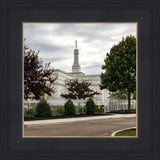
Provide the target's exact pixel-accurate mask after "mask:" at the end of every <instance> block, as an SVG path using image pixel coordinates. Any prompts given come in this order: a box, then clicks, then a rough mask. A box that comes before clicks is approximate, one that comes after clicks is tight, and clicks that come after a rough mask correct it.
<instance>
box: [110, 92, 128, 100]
mask: <svg viewBox="0 0 160 160" xmlns="http://www.w3.org/2000/svg"><path fill="white" fill-rule="evenodd" d="M109 95H110V96H109V97H108V98H110V99H121V100H123V99H127V91H126V90H118V91H116V92H110V93H109Z"/></svg>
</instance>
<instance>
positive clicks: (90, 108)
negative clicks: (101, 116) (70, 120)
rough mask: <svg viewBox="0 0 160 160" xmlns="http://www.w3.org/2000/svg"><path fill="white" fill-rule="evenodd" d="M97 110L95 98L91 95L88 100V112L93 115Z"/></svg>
mask: <svg viewBox="0 0 160 160" xmlns="http://www.w3.org/2000/svg"><path fill="white" fill-rule="evenodd" d="M95 110H96V105H95V103H94V101H93V99H92V98H91V97H90V98H88V100H87V102H86V114H88V115H93V114H95Z"/></svg>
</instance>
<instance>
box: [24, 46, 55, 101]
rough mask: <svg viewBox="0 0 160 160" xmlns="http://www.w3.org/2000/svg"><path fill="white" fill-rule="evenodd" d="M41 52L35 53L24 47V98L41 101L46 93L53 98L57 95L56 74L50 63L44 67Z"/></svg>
mask: <svg viewBox="0 0 160 160" xmlns="http://www.w3.org/2000/svg"><path fill="white" fill-rule="evenodd" d="M38 54H39V51H38V52H35V51H34V50H32V49H29V47H27V46H26V45H24V98H25V99H28V98H34V99H40V98H41V96H43V95H44V94H45V93H46V94H47V95H49V96H51V94H52V93H55V89H54V87H53V83H54V81H55V78H54V77H52V73H53V72H54V69H53V68H50V63H46V64H45V66H43V61H42V59H40V58H39V57H38Z"/></svg>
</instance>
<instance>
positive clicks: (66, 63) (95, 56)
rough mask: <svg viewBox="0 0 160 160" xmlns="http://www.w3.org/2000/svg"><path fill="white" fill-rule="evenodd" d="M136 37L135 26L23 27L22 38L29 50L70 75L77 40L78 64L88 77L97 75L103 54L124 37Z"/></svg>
mask: <svg viewBox="0 0 160 160" xmlns="http://www.w3.org/2000/svg"><path fill="white" fill-rule="evenodd" d="M130 34H132V35H136V24H125V23H122V24H118V23H117V24H116V23H115V24H101V23H100V24H97V23H93V24H92V23H87V24H86V23H84V24H83V23H79V24H74V23H73V24H69V23H68V24H63V23H62V24H60V23H59V24H58V23H57V24H54V23H53V24H24V37H25V38H27V39H26V44H28V46H29V47H30V48H31V49H34V50H40V53H39V56H40V57H41V58H42V59H43V61H44V62H45V63H47V62H51V64H52V66H53V67H54V68H59V69H63V70H65V71H68V72H70V71H71V67H72V64H73V50H74V45H75V44H74V41H75V40H78V49H79V53H80V57H79V59H80V64H81V68H82V71H84V72H86V73H87V74H100V72H101V66H102V64H103V60H104V58H105V56H106V53H107V52H109V50H110V48H111V47H112V46H113V45H114V44H117V43H118V42H120V41H121V39H122V37H125V36H127V35H130Z"/></svg>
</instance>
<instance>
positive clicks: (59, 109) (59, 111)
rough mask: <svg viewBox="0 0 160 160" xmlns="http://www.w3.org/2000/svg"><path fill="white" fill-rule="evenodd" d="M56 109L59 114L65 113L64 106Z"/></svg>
mask: <svg viewBox="0 0 160 160" xmlns="http://www.w3.org/2000/svg"><path fill="white" fill-rule="evenodd" d="M56 111H57V113H58V114H62V115H64V107H57V109H56Z"/></svg>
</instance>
